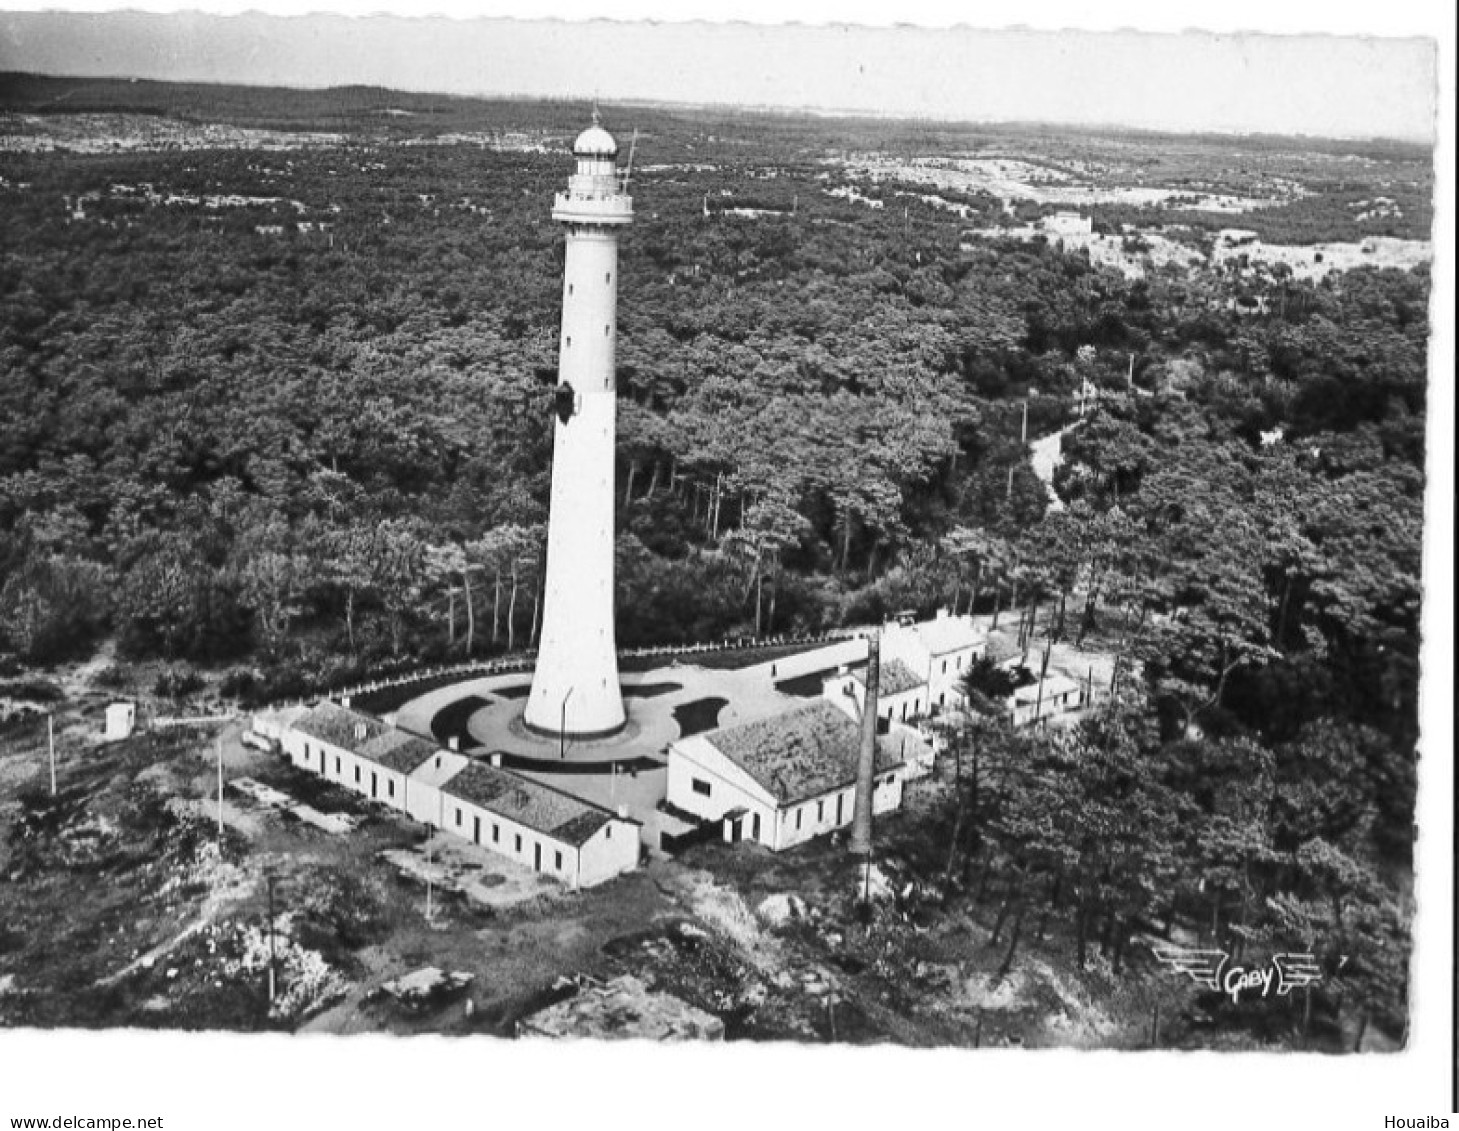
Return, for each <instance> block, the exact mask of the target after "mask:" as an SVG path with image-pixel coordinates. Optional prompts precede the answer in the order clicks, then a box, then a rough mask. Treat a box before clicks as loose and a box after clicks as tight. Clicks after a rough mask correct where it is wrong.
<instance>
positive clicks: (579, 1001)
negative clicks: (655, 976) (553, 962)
mask: <svg viewBox="0 0 1459 1131" xmlns="http://www.w3.org/2000/svg"><path fill="white" fill-rule="evenodd" d="M517 1031H518V1033H519V1034H521V1035H524V1036H532V1037H554V1038H563V1037H567V1038H574V1037H587V1038H593V1039H595V1040H641V1041H684V1040H718V1039H720V1038H721V1037H723V1036H724V1022H723V1021H721V1020H720V1019H719V1018H718V1017H716V1016H714V1014H712V1013H706V1012H705V1011H704V1010H702V1009H697V1008H695V1007H694V1006H692V1005H690V1004H689V1003H688V1002H685V1001H680V1000H679V999H678V998H676V997H673V996H672V995H670V994H665V993H650V992H649V990H648V988H647V987H646V986H645V985H644V984H643V982H641V981H639V979H637V978H635V977H634V976H633V975H631V974H624V975H623V976H622V977H619V978H615V979H613V981H611V982H609V983H608V984H607V985H604V986H588V987H586V988H584V989H582V990H579V991H578V993H577V994H575V995H574V996H573V997H570V998H568V999H567V1000H566V1001H560V1002H558V1003H557V1004H556V1005H550V1006H548V1007H547V1008H546V1009H543V1010H541V1011H539V1012H537V1013H533V1014H531V1015H530V1016H528V1017H524V1018H523V1019H522V1020H521V1021H519V1022H518V1023H517Z"/></svg>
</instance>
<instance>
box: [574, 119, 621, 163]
mask: <svg viewBox="0 0 1459 1131" xmlns="http://www.w3.org/2000/svg"><path fill="white" fill-rule="evenodd" d="M572 151H573V155H574V156H576V157H617V156H618V143H617V142H616V141H614V140H613V135H612V134H610V133H609V132H608V131H607V130H605V129H604V128H603V127H602V126H599V125H597V124H594V125H591V126H589V127H588V128H587V129H585V130H584V131H583V132H582V133H580V134H578V139H577V141H575V142H573V143H572Z"/></svg>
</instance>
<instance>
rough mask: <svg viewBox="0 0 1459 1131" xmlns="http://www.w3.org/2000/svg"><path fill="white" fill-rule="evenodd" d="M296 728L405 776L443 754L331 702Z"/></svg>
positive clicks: (322, 703)
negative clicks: (438, 754) (437, 755)
mask: <svg viewBox="0 0 1459 1131" xmlns="http://www.w3.org/2000/svg"><path fill="white" fill-rule="evenodd" d="M293 728H294V730H296V731H298V732H299V733H301V734H307V735H309V736H310V737H311V738H317V739H319V740H320V741H322V742H328V743H329V744H330V745H332V746H338V747H339V748H340V749H342V750H348V751H349V752H350V753H351V754H357V755H359V756H360V757H361V758H365V759H368V760H369V761H371V762H374V763H376V764H377V765H380V766H383V767H384V768H385V769H387V770H394V771H395V772H397V773H402V774H408V773H410V771H411V770H414V769H415V768H416V767H417V766H421V765H424V764H425V763H426V762H427V761H429V760H430V759H431V758H433V757H435V755H436V754H437V753H438V752H439V748H438V747H437V746H436V744H435V743H433V742H427V741H426V740H425V739H423V738H417V737H416V736H415V735H413V734H408V733H407V732H405V731H403V730H398V729H397V728H395V727H392V726H391V725H390V724H389V723H386V722H383V721H382V720H380V719H377V718H376V717H375V716H374V715H367V714H365V713H364V712H363V711H355V710H351V709H350V708H349V707H341V706H340V705H339V704H338V703H334V702H331V701H330V700H328V699H323V700H320V702H319V703H317V704H315V705H314V706H313V707H311V708H310V709H309V710H308V711H306V712H305V713H304V714H303V715H301V716H299V718H297V719H295V720H294V722H293Z"/></svg>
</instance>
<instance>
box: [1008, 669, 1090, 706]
mask: <svg viewBox="0 0 1459 1131" xmlns="http://www.w3.org/2000/svg"><path fill="white" fill-rule="evenodd" d="M1083 688H1084V684H1083V682H1081V681H1080V680H1077V679H1072V678H1070V677H1069V676H1067V675H1061V674H1060V673H1058V672H1052V673H1050V674H1049V675H1047V676H1045V677H1044V690H1043V701H1044V702H1045V703H1047V702H1048V701H1049V700H1050V699H1053V698H1054V697H1055V696H1058V695H1063V694H1065V693H1066V692H1069V691H1081V690H1083ZM1013 699H1014V702H1016V703H1035V702H1038V700H1039V685H1038V682H1037V681H1034V682H1033V683H1029V684H1025V685H1024V686H1023V687H1020V688H1018V689H1017V690H1015V691H1014V692H1013Z"/></svg>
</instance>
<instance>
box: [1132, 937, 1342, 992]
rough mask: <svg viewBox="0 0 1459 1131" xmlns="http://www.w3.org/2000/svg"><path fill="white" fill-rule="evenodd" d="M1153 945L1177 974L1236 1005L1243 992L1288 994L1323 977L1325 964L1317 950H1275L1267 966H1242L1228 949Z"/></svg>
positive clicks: (1160, 957)
mask: <svg viewBox="0 0 1459 1131" xmlns="http://www.w3.org/2000/svg"><path fill="white" fill-rule="evenodd" d="M1151 949H1152V950H1153V951H1154V952H1155V957H1156V958H1157V959H1158V960H1159V961H1160V962H1161V963H1162V964H1163V965H1165V966H1168V967H1170V969H1171V970H1173V971H1175V972H1176V973H1177V974H1187V975H1189V976H1190V978H1191V980H1192V981H1193V982H1197V983H1199V984H1200V985H1203V986H1205V987H1206V988H1207V989H1212V990H1217V991H1219V992H1220V993H1223V994H1226V995H1227V996H1228V997H1230V998H1231V1002H1232V1004H1233V1005H1234V1004H1235V1003H1236V1002H1238V1001H1240V1000H1241V995H1242V994H1255V995H1256V996H1258V997H1273V996H1275V997H1285V996H1286V995H1287V994H1289V993H1291V992H1292V991H1293V990H1299V989H1302V988H1303V987H1304V986H1310V985H1313V984H1314V983H1316V982H1320V981H1322V967H1321V966H1319V965H1318V962H1317V956H1316V955H1313V954H1291V953H1288V954H1274V955H1272V959H1271V961H1270V962H1269V963H1267V964H1266V965H1264V966H1241V965H1234V964H1232V962H1231V955H1230V954H1228V953H1227V952H1226V951H1224V950H1195V949H1191V948H1189V947H1183V946H1163V945H1159V944H1156V945H1155V946H1153V947H1152V948H1151ZM1344 960H1345V959H1344Z"/></svg>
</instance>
